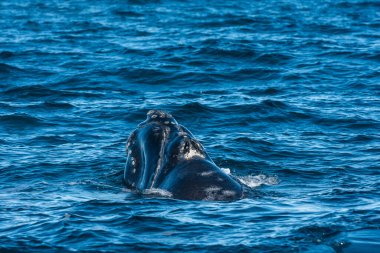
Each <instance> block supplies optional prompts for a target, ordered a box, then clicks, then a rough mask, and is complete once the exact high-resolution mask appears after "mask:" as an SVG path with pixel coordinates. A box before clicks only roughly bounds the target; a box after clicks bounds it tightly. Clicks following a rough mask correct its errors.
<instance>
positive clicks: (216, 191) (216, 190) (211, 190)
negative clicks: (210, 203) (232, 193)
mask: <svg viewBox="0 0 380 253" xmlns="http://www.w3.org/2000/svg"><path fill="white" fill-rule="evenodd" d="M221 190H222V188H221V187H218V186H213V185H211V186H210V187H208V188H206V189H205V192H206V198H204V199H203V200H215V199H217V197H218V196H220V193H221Z"/></svg>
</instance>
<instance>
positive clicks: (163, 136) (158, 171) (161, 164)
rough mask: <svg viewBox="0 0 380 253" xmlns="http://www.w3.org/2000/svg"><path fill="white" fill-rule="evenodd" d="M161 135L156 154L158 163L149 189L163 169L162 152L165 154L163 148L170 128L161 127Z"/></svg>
mask: <svg viewBox="0 0 380 253" xmlns="http://www.w3.org/2000/svg"><path fill="white" fill-rule="evenodd" d="M163 130H164V131H163V133H162V140H161V147H160V153H159V154H158V161H157V166H156V170H155V174H154V177H153V180H152V182H151V185H150V188H151V189H152V188H153V186H154V184H155V182H156V180H157V178H158V175H159V174H160V170H162V168H163V167H164V164H163V163H164V159H163V158H164V155H165V154H164V152H165V146H166V144H167V142H168V136H169V134H170V128H169V127H163Z"/></svg>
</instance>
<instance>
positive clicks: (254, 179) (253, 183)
mask: <svg viewBox="0 0 380 253" xmlns="http://www.w3.org/2000/svg"><path fill="white" fill-rule="evenodd" d="M237 179H238V180H239V181H240V183H242V184H244V185H246V186H248V187H250V188H255V187H258V186H260V185H276V184H278V183H279V182H280V180H279V179H278V177H277V176H267V175H263V174H259V175H256V176H253V175H249V176H243V177H237Z"/></svg>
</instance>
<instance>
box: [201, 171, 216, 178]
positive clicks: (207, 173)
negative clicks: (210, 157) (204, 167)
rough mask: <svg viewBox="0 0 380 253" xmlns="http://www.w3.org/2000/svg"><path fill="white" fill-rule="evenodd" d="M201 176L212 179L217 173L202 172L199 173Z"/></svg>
mask: <svg viewBox="0 0 380 253" xmlns="http://www.w3.org/2000/svg"><path fill="white" fill-rule="evenodd" d="M199 174H200V176H202V177H210V176H212V175H213V174H215V172H214V171H204V172H201V173H199Z"/></svg>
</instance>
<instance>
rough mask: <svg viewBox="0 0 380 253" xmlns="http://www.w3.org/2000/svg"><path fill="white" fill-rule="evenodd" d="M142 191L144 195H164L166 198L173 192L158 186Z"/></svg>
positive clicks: (171, 195)
mask: <svg viewBox="0 0 380 253" xmlns="http://www.w3.org/2000/svg"><path fill="white" fill-rule="evenodd" d="M142 193H143V194H144V195H154V196H160V197H166V198H171V197H173V194H172V193H171V192H169V191H166V190H163V189H159V188H151V189H146V190H144V191H143V192H142Z"/></svg>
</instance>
